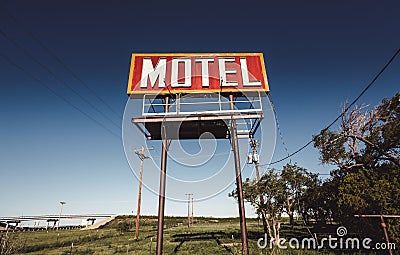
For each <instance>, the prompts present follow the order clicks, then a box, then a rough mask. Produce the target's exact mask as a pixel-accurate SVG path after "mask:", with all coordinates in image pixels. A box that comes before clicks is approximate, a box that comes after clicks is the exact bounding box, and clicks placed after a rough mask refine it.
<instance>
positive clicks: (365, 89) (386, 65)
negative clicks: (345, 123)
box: [260, 48, 400, 166]
mask: <svg viewBox="0 0 400 255" xmlns="http://www.w3.org/2000/svg"><path fill="white" fill-rule="evenodd" d="M399 53H400V48H399V49H397V51H396V52H395V53H394V54H393V55H392V57H391V58H390V59H389V60H388V61H387V62H386V64H385V65H384V66H383V67H382V68H381V70H380V71H379V72H378V73H377V74H376V75H375V77H374V78H373V79H372V80H371V82H370V83H369V84H368V85H367V86H366V87H365V88H364V89H363V90H362V91H361V93H360V94H359V95H358V96H357V97H356V98H355V99H354V100H353V101H352V102H351V103H350V104H349V105H348V106H347V107H346V108H345V109H344V111H343V112H342V113H341V114H339V116H337V117H336V119H334V120H333V121H332V122H331V123H330V124H329V125H328V126H326V127H325V128H323V129H322V130H321V132H320V133H319V134H317V135H315V137H319V136H321V135H322V134H323V133H324V132H325V131H326V130H328V129H329V128H330V127H331V126H333V124H335V123H336V121H338V120H339V119H340V118H341V117H342V116H343V115H344V114H345V113H346V112H347V111H348V110H349V109H350V108H351V107H352V106H353V105H354V104H355V103H356V102H357V101H358V100H359V99H360V98H361V96H362V95H364V94H365V92H367V90H368V89H369V88H370V87H371V86H372V85H373V84H374V83H375V82H376V80H378V78H379V77H380V76H381V74H382V73H383V72H384V71H385V70H386V69H387V68H388V67H389V65H390V64H391V63H392V62H393V60H394V59H395V58H396V57H397V56H398V55H399ZM313 141H314V139H311V140H310V141H309V142H307V143H306V144H305V145H303V146H302V147H300V148H299V149H297V150H296V151H294V152H292V153H291V154H289V155H287V156H286V157H283V158H281V159H279V160H276V161H273V162H271V163H268V164H263V165H262V166H269V165H273V164H276V163H279V162H282V161H284V160H286V159H288V158H291V157H293V156H294V155H296V154H297V153H299V152H300V151H302V150H304V149H305V148H306V147H308V146H309V145H310V144H311V143H312V142H313ZM260 166H261V165H260Z"/></svg>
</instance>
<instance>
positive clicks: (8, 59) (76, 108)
mask: <svg viewBox="0 0 400 255" xmlns="http://www.w3.org/2000/svg"><path fill="white" fill-rule="evenodd" d="M0 55H1V56H2V57H3V58H4V59H5V60H6V61H7V62H8V63H10V64H11V65H13V66H15V67H16V68H17V69H19V70H20V71H22V72H23V73H25V74H26V75H27V76H29V77H30V78H31V79H33V80H34V81H36V82H37V83H39V84H41V85H42V86H44V87H45V88H46V89H48V90H49V91H50V92H51V93H53V94H54V95H56V96H57V97H58V98H60V99H61V100H62V101H64V102H65V103H67V104H69V105H70V106H71V107H73V108H74V109H75V110H77V111H79V112H80V113H82V114H83V115H85V116H86V117H88V118H89V119H90V120H92V121H93V122H95V123H96V124H97V125H99V126H101V127H102V128H104V129H105V130H107V131H108V132H109V133H110V134H112V135H113V136H116V137H117V138H120V136H119V135H117V134H115V133H114V132H113V131H111V130H110V129H109V128H107V127H106V126H104V125H103V124H102V123H101V122H99V121H97V120H96V119H94V118H93V117H92V116H90V115H89V114H87V113H86V112H84V111H82V110H81V109H80V108H79V107H77V106H75V105H74V104H72V103H71V102H70V101H69V100H68V99H66V98H65V97H63V96H62V95H61V94H59V93H57V92H56V91H55V90H53V89H52V88H51V87H49V86H48V85H47V84H46V83H44V82H43V81H41V80H40V79H39V78H36V77H35V76H34V75H33V74H31V73H30V72H28V71H27V70H25V69H24V68H23V67H21V66H19V65H18V64H17V63H15V62H14V61H12V60H11V59H10V58H9V57H7V56H6V55H4V54H3V53H0Z"/></svg>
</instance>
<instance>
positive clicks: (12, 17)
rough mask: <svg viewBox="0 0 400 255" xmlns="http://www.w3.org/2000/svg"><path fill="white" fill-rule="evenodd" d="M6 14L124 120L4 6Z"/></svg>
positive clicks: (116, 114) (119, 116)
mask: <svg viewBox="0 0 400 255" xmlns="http://www.w3.org/2000/svg"><path fill="white" fill-rule="evenodd" d="M3 10H4V12H5V13H6V14H7V16H9V17H10V18H11V19H12V20H13V21H14V23H16V24H17V25H18V26H19V27H20V28H22V30H24V31H25V32H26V33H27V34H28V35H29V36H30V37H31V38H32V39H33V40H34V41H36V42H37V43H38V44H39V45H40V46H41V47H42V48H43V49H44V50H45V51H46V52H47V53H48V54H49V55H50V56H52V57H53V58H54V59H55V60H56V61H57V62H58V63H59V64H60V65H61V66H62V67H63V68H64V69H65V70H67V72H69V73H70V74H71V75H72V77H74V78H75V79H76V80H77V81H78V82H80V83H81V84H82V85H83V86H84V87H85V88H86V89H88V90H89V91H90V93H91V94H92V95H94V96H95V97H96V98H97V100H99V101H100V102H101V103H103V104H104V105H105V106H106V107H107V108H108V109H109V110H110V111H111V112H112V113H113V114H114V115H115V116H117V117H118V118H119V119H120V120H122V117H121V115H120V114H118V113H117V112H116V111H115V110H114V109H113V108H112V107H111V106H110V105H109V104H108V103H107V102H106V101H105V100H104V99H103V98H102V97H100V96H99V95H98V94H97V93H96V91H95V90H94V89H92V88H91V87H90V86H89V85H88V84H87V83H86V82H84V81H83V79H81V78H80V77H79V76H78V75H77V74H76V73H75V72H74V71H73V70H72V69H71V68H69V67H68V66H67V65H66V64H65V62H64V61H63V60H62V59H61V58H60V57H58V56H57V55H56V54H55V53H54V52H53V51H51V50H50V49H49V47H47V46H46V45H45V44H44V43H43V42H42V41H41V40H39V39H38V38H37V37H36V36H35V35H34V34H33V32H32V31H31V30H29V29H28V28H27V27H26V26H24V25H23V24H22V23H21V22H19V20H18V19H17V18H15V16H14V15H12V14H11V12H10V11H9V10H8V9H7V8H6V7H5V6H3Z"/></svg>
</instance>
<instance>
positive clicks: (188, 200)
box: [185, 193, 193, 228]
mask: <svg viewBox="0 0 400 255" xmlns="http://www.w3.org/2000/svg"><path fill="white" fill-rule="evenodd" d="M185 195H186V196H187V197H188V199H187V202H188V228H190V196H193V194H191V193H189V194H185Z"/></svg>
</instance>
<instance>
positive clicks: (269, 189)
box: [229, 169, 285, 245]
mask: <svg viewBox="0 0 400 255" xmlns="http://www.w3.org/2000/svg"><path fill="white" fill-rule="evenodd" d="M284 187H285V183H284V182H283V180H282V179H281V178H280V177H279V174H278V173H277V172H276V171H275V170H274V169H271V170H269V171H267V172H265V173H264V174H263V175H262V176H261V178H260V181H259V182H258V181H257V180H256V179H252V180H251V179H249V178H247V179H246V180H245V181H244V182H243V195H244V199H245V200H246V201H247V202H249V203H250V204H251V205H253V206H254V207H255V208H256V211H257V213H259V214H264V215H266V216H268V217H266V224H267V228H268V235H269V237H270V238H271V240H274V241H273V244H274V245H277V243H278V241H279V231H280V227H281V214H282V212H283V206H284ZM260 195H261V196H262V197H263V199H260ZM229 196H231V197H235V198H236V199H237V190H234V191H232V193H230V194H229Z"/></svg>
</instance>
